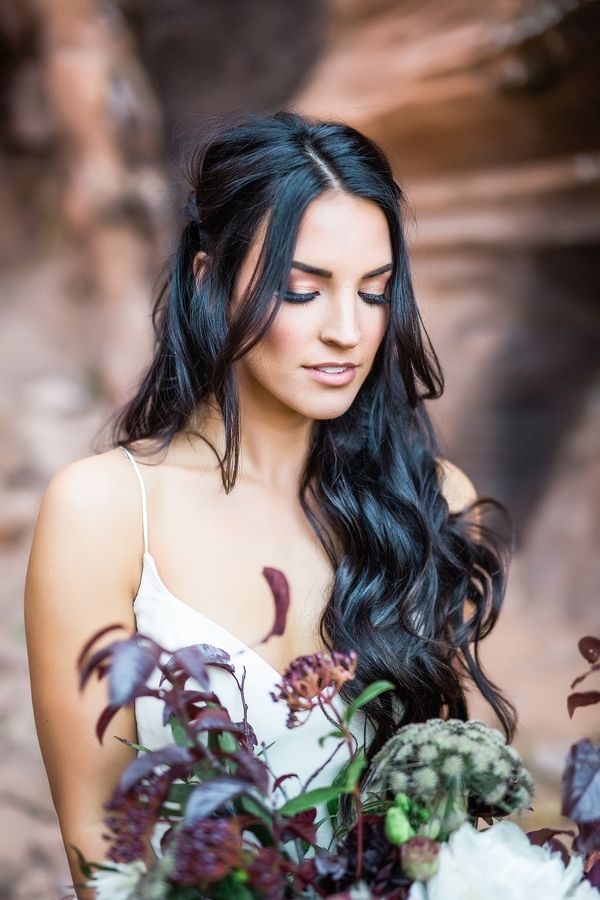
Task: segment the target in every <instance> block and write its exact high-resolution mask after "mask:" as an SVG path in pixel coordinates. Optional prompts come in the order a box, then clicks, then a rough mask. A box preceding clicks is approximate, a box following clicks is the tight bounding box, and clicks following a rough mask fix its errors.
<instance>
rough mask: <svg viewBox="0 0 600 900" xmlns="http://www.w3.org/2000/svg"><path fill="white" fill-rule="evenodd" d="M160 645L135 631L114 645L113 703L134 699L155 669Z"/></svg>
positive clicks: (111, 699) (111, 683) (111, 679)
mask: <svg viewBox="0 0 600 900" xmlns="http://www.w3.org/2000/svg"><path fill="white" fill-rule="evenodd" d="M160 654H161V648H160V647H159V646H158V644H155V643H154V641H151V640H149V639H148V638H146V637H145V636H144V635H140V634H136V635H134V636H133V637H132V638H129V639H128V640H126V641H119V642H118V643H117V644H116V646H115V647H114V650H113V654H112V662H111V666H110V673H109V676H108V693H109V698H110V703H111V705H112V706H125V705H126V704H127V703H131V701H132V700H134V699H135V697H136V696H137V693H138V691H139V690H140V689H142V688H144V687H146V681H147V679H148V678H149V677H150V675H151V674H152V672H153V671H154V669H155V668H156V666H157V664H158V660H159V658H160Z"/></svg>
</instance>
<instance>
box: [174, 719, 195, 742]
mask: <svg viewBox="0 0 600 900" xmlns="http://www.w3.org/2000/svg"><path fill="white" fill-rule="evenodd" d="M169 725H170V727H171V734H172V735H173V740H174V741H175V743H176V744H177V746H178V747H193V746H194V742H193V741H192V740H191V739H190V738H189V737H188V734H187V732H186V730H185V728H184V727H183V725H182V724H181V722H180V721H179V719H176V718H175V716H171V718H170V719H169Z"/></svg>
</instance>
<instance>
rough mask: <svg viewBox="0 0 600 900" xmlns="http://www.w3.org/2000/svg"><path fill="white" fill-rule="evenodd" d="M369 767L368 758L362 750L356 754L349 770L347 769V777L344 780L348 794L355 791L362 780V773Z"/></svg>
mask: <svg viewBox="0 0 600 900" xmlns="http://www.w3.org/2000/svg"><path fill="white" fill-rule="evenodd" d="M366 767H367V757H366V756H365V753H364V750H362V748H361V749H360V750H358V751H357V752H356V754H355V755H354V757H353V758H352V760H351V761H350V764H349V766H348V768H347V769H346V777H345V780H344V789H345V790H346V791H348V792H350V791H353V790H354V788H355V786H356V782H357V781H358V779H359V778H360V775H361V772H363V771H364V770H365V769H366Z"/></svg>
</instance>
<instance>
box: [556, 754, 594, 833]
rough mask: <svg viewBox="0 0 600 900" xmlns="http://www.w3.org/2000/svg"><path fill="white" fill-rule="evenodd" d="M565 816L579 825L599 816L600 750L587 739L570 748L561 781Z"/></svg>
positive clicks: (562, 810)
mask: <svg viewBox="0 0 600 900" xmlns="http://www.w3.org/2000/svg"><path fill="white" fill-rule="evenodd" d="M561 812H562V814H563V816H568V817H569V818H570V819H572V820H573V821H574V822H577V823H578V824H579V823H581V822H593V821H594V820H595V819H598V817H599V814H600V749H599V748H598V747H596V746H595V745H594V744H593V743H592V742H591V741H590V740H589V739H588V738H583V739H582V740H580V741H577V742H576V743H575V744H573V745H572V746H571V748H570V749H569V752H568V754H567V759H566V763H565V769H564V773H563V781H562V809H561Z"/></svg>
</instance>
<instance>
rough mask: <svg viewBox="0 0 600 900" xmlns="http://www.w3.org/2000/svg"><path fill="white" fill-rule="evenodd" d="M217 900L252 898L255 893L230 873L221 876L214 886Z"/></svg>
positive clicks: (246, 899) (250, 899)
mask: <svg viewBox="0 0 600 900" xmlns="http://www.w3.org/2000/svg"><path fill="white" fill-rule="evenodd" d="M214 891H215V893H214V895H211V896H214V897H216V898H217V900H253V898H254V897H255V894H254V893H253V892H252V891H251V890H250V888H248V887H247V886H246V885H245V884H243V883H242V882H241V881H239V880H237V879H236V877H235V875H234V874H233V873H231V874H230V875H227V877H225V878H223V879H222V881H220V882H219V883H218V884H217V885H215V888H214Z"/></svg>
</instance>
